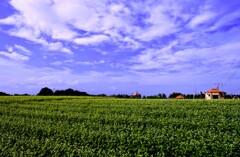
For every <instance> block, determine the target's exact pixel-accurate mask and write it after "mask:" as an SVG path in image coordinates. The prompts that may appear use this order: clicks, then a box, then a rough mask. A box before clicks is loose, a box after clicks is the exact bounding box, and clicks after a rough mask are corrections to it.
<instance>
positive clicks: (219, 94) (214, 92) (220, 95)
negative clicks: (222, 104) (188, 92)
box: [205, 88, 225, 100]
mask: <svg viewBox="0 0 240 157" xmlns="http://www.w3.org/2000/svg"><path fill="white" fill-rule="evenodd" d="M224 93H225V92H224V91H221V90H219V89H217V88H212V89H210V90H209V91H207V92H205V99H207V100H211V99H224Z"/></svg>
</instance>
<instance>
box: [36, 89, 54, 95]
mask: <svg viewBox="0 0 240 157" xmlns="http://www.w3.org/2000/svg"><path fill="white" fill-rule="evenodd" d="M37 95H41V96H49V95H53V91H52V90H51V89H50V88H48V87H44V88H42V89H41V90H40V92H39V93H38V94H37Z"/></svg>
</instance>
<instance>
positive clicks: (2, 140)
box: [0, 96, 240, 157]
mask: <svg viewBox="0 0 240 157" xmlns="http://www.w3.org/2000/svg"><path fill="white" fill-rule="evenodd" d="M0 131H1V134H0V156H5V157H7V156H144V157H145V156H240V101H238V100H214V101H206V100H146V99H145V100H144V99H113V98H95V97H40V96H37V97H34V96H32V97H0Z"/></svg>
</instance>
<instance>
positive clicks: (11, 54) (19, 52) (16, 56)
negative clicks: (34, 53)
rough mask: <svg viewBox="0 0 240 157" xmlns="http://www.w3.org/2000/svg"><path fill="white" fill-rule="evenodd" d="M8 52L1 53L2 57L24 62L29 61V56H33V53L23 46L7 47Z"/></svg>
mask: <svg viewBox="0 0 240 157" xmlns="http://www.w3.org/2000/svg"><path fill="white" fill-rule="evenodd" d="M5 47H6V49H7V51H1V52H0V55H2V56H5V57H7V58H9V59H11V60H15V61H19V62H24V61H28V60H29V56H31V51H30V50H28V49H27V48H25V47H24V46H21V45H16V44H15V45H14V46H7V45H6V46H5Z"/></svg>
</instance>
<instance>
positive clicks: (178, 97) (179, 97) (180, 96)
mask: <svg viewBox="0 0 240 157" xmlns="http://www.w3.org/2000/svg"><path fill="white" fill-rule="evenodd" d="M176 99H185V97H184V95H178V96H176Z"/></svg>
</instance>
